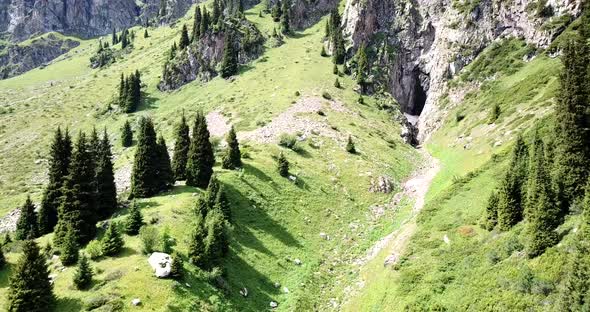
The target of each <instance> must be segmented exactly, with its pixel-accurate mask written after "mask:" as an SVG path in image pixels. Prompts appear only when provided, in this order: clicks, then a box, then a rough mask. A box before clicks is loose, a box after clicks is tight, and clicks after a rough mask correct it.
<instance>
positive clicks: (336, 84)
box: [334, 78, 342, 89]
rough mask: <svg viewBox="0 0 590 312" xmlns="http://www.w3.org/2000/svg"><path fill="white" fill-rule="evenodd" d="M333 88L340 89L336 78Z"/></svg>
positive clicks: (340, 86)
mask: <svg viewBox="0 0 590 312" xmlns="http://www.w3.org/2000/svg"><path fill="white" fill-rule="evenodd" d="M334 87H336V88H337V89H340V88H342V85H340V80H338V78H336V81H335V82H334Z"/></svg>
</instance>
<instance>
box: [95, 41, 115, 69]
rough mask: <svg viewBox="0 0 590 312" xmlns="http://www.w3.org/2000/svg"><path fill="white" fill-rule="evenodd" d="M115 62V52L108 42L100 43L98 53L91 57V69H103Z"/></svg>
mask: <svg viewBox="0 0 590 312" xmlns="http://www.w3.org/2000/svg"><path fill="white" fill-rule="evenodd" d="M114 61H115V57H114V54H113V50H112V49H111V47H110V46H109V43H108V42H104V43H103V42H102V41H99V42H98V49H97V50H96V53H95V54H94V55H92V56H91V57H90V67H92V68H102V67H105V66H108V65H110V64H111V63H113V62H114Z"/></svg>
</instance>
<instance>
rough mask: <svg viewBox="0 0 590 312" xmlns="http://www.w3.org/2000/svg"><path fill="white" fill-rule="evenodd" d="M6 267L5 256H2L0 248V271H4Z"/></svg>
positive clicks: (2, 252)
mask: <svg viewBox="0 0 590 312" xmlns="http://www.w3.org/2000/svg"><path fill="white" fill-rule="evenodd" d="M5 266H6V256H4V251H3V250H2V248H0V270H2V269H4V267H5Z"/></svg>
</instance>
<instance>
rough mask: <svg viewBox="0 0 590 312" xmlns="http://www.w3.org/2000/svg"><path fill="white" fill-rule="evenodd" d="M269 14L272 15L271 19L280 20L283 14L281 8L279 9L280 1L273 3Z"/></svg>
mask: <svg viewBox="0 0 590 312" xmlns="http://www.w3.org/2000/svg"><path fill="white" fill-rule="evenodd" d="M270 15H271V16H272V19H273V20H274V21H275V22H278V21H280V20H281V16H282V15H283V10H282V9H281V5H280V1H277V2H276V3H275V5H274V6H273V7H272V11H271V13H270Z"/></svg>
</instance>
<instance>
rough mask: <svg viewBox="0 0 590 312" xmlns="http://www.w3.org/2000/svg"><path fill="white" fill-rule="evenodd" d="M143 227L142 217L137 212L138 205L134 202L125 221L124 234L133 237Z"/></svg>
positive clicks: (139, 212) (138, 211)
mask: <svg viewBox="0 0 590 312" xmlns="http://www.w3.org/2000/svg"><path fill="white" fill-rule="evenodd" d="M142 226H143V216H142V215H141V211H140V210H139V205H137V203H136V202H133V203H132V204H131V208H130V209H129V215H128V216H127V219H126V220H125V232H126V233H127V234H128V235H131V236H134V235H137V234H139V229H141V227H142Z"/></svg>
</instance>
